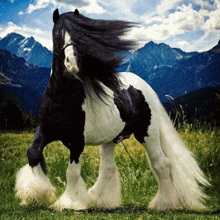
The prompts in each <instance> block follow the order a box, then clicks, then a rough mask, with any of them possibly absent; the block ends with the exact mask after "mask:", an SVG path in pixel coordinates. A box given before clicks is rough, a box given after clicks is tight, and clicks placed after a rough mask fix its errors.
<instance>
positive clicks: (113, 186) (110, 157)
mask: <svg viewBox="0 0 220 220" xmlns="http://www.w3.org/2000/svg"><path fill="white" fill-rule="evenodd" d="M114 149H115V144H114V143H109V144H105V145H102V146H100V168H99V176H98V180H97V181H96V183H95V185H94V186H93V187H92V188H91V189H89V195H90V198H91V205H92V206H95V207H104V208H115V207H117V206H119V205H120V203H121V188H120V180H119V174H118V172H117V167H116V164H115V161H114Z"/></svg>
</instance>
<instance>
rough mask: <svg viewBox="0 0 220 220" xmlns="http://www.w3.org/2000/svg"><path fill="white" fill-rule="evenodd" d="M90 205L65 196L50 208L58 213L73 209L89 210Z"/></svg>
mask: <svg viewBox="0 0 220 220" xmlns="http://www.w3.org/2000/svg"><path fill="white" fill-rule="evenodd" d="M88 207H89V204H88V203H87V202H84V201H83V202H82V201H74V200H72V199H70V198H68V197H67V196H65V195H63V196H61V197H60V199H58V200H57V201H56V202H55V203H54V204H53V205H52V206H50V208H52V209H54V210H56V211H62V210H65V209H72V210H77V211H80V210H86V209H88Z"/></svg>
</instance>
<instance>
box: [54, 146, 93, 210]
mask: <svg viewBox="0 0 220 220" xmlns="http://www.w3.org/2000/svg"><path fill="white" fill-rule="evenodd" d="M64 144H65V143H64ZM65 145H66V146H67V147H68V148H69V149H70V161H69V164H68V168H67V171H66V177H67V186H66V190H65V192H64V193H63V194H62V195H61V197H60V198H59V199H58V200H57V201H56V202H55V203H54V205H53V206H52V208H54V209H55V210H59V211H62V210H63V209H74V210H84V209H86V208H88V206H89V205H90V198H89V195H88V191H87V189H86V184H85V182H84V180H83V179H82V177H81V174H80V173H81V160H82V154H83V148H84V146H82V147H81V148H80V146H77V147H78V148H76V146H75V147H74V146H73V145H67V144H65ZM76 149H77V150H76Z"/></svg>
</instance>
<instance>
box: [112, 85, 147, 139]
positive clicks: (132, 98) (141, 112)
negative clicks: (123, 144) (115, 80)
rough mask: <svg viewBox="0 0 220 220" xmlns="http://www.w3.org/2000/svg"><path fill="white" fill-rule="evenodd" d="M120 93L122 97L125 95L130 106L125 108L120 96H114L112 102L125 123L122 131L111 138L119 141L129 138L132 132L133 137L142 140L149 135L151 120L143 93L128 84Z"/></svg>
mask: <svg viewBox="0 0 220 220" xmlns="http://www.w3.org/2000/svg"><path fill="white" fill-rule="evenodd" d="M121 94H122V96H123V98H125V97H127V102H129V103H130V105H131V106H132V109H133V110H132V111H131V110H130V108H129V109H128V108H126V107H125V106H124V105H123V104H122V102H121V101H120V100H121V99H123V98H122V97H119V99H118V98H117V97H115V98H114V102H115V104H116V106H117V108H118V110H119V112H120V116H121V119H122V120H123V121H124V122H125V123H126V124H125V127H124V129H123V131H122V132H121V133H120V134H119V135H118V136H117V137H116V138H115V139H114V140H113V142H115V143H119V142H120V141H121V140H123V139H126V138H129V137H130V135H131V134H134V136H135V138H136V139H137V140H138V141H139V142H140V143H143V142H144V138H145V137H147V136H149V135H148V133H147V131H148V126H149V125H150V120H151V110H150V108H149V105H148V103H147V102H146V100H145V98H144V96H143V93H142V92H141V91H140V90H138V89H135V88H134V87H133V86H130V87H129V88H128V89H127V90H125V89H124V90H122V91H121Z"/></svg>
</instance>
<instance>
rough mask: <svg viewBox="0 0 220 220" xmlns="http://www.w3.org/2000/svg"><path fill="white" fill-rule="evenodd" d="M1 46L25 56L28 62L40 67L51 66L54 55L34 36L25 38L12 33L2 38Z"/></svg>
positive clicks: (19, 55) (0, 40)
mask: <svg viewBox="0 0 220 220" xmlns="http://www.w3.org/2000/svg"><path fill="white" fill-rule="evenodd" d="M0 48H2V49H4V50H7V51H10V52H11V53H13V54H15V55H17V56H18V57H23V58H24V59H25V60H26V61H27V62H28V63H30V64H34V65H37V66H39V67H49V68H50V67H51V64H52V59H53V55H52V52H51V51H49V50H48V49H47V48H46V47H43V46H42V45H41V44H40V43H38V42H37V41H35V39H34V38H33V37H30V38H25V37H24V36H22V35H20V34H17V33H10V34H8V35H7V36H6V37H4V38H3V39H0Z"/></svg>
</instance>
